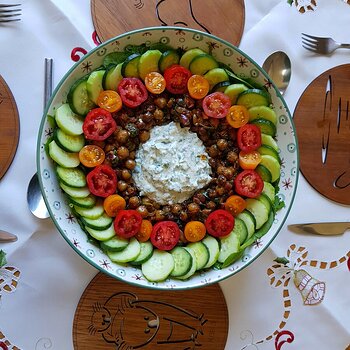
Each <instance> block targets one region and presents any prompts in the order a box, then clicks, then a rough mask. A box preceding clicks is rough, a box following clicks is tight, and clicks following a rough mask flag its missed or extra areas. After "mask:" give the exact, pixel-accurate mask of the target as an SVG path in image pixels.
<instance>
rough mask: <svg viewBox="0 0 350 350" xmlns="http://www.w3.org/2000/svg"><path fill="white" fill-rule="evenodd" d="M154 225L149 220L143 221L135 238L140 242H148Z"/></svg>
mask: <svg viewBox="0 0 350 350" xmlns="http://www.w3.org/2000/svg"><path fill="white" fill-rule="evenodd" d="M152 228H153V225H152V223H151V221H149V220H145V219H144V220H142V222H141V226H140V229H139V231H138V232H137V233H136V235H135V237H136V239H137V240H138V241H139V242H146V241H148V240H149V239H150V237H151V233H152Z"/></svg>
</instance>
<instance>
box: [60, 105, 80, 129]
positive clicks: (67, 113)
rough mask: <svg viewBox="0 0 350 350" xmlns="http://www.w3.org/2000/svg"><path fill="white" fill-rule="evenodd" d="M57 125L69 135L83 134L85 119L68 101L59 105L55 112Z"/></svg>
mask: <svg viewBox="0 0 350 350" xmlns="http://www.w3.org/2000/svg"><path fill="white" fill-rule="evenodd" d="M55 120H56V123H57V126H58V127H59V128H61V129H62V130H63V131H64V132H65V133H66V134H68V135H73V136H75V135H82V133H83V124H84V119H83V118H82V117H81V116H78V115H76V114H75V113H74V112H73V111H72V109H71V108H70V106H69V104H68V103H65V104H63V105H62V106H59V107H58V108H57V110H56V113H55Z"/></svg>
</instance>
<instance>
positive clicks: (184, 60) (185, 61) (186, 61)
mask: <svg viewBox="0 0 350 350" xmlns="http://www.w3.org/2000/svg"><path fill="white" fill-rule="evenodd" d="M202 54H205V52H204V51H203V50H201V49H198V48H193V49H189V50H187V51H186V52H185V53H184V54H183V55H182V56H181V58H180V62H179V63H180V65H181V66H183V67H185V68H187V69H189V67H190V63H191V61H192V60H193V59H194V58H195V57H196V56H199V55H202Z"/></svg>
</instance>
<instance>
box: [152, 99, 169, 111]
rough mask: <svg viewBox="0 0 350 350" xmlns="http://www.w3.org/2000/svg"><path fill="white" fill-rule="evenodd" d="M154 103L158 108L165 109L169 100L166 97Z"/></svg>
mask: <svg viewBox="0 0 350 350" xmlns="http://www.w3.org/2000/svg"><path fill="white" fill-rule="evenodd" d="M154 103H155V104H156V106H157V107H158V108H160V109H163V108H164V107H165V106H166V105H167V100H166V99H165V98H164V97H157V98H156V99H155V100H154Z"/></svg>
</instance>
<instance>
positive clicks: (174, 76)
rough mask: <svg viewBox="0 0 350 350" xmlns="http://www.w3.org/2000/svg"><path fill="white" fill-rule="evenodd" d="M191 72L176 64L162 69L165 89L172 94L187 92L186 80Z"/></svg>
mask: <svg viewBox="0 0 350 350" xmlns="http://www.w3.org/2000/svg"><path fill="white" fill-rule="evenodd" d="M191 75H192V73H191V72H190V71H189V70H188V69H186V68H185V67H182V66H180V65H178V64H174V65H172V66H171V67H169V68H167V69H166V70H165V71H164V78H165V82H166V89H167V90H168V91H169V92H170V93H172V94H184V93H185V92H187V81H188V79H189V78H190V76H191Z"/></svg>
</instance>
